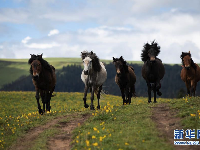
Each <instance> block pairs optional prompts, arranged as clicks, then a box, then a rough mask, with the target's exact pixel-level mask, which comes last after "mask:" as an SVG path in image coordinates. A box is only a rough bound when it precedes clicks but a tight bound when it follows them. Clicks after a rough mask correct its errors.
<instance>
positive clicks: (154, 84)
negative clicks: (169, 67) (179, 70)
mask: <svg viewBox="0 0 200 150" xmlns="http://www.w3.org/2000/svg"><path fill="white" fill-rule="evenodd" d="M159 53H160V46H158V44H157V43H156V42H154V41H153V42H152V43H151V44H148V43H146V44H145V45H144V49H143V50H142V54H141V58H142V61H143V62H144V65H143V66H142V76H143V78H144V79H145V80H146V83H147V87H148V102H149V103H150V102H151V90H153V92H154V103H156V92H157V94H158V95H159V96H161V95H162V93H161V92H160V91H159V89H160V88H161V84H160V80H161V79H162V78H163V77H164V74H165V68H164V65H163V64H162V61H161V60H160V59H159V58H157V56H158V54H159Z"/></svg>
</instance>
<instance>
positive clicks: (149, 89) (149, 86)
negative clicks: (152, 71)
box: [147, 82, 151, 103]
mask: <svg viewBox="0 0 200 150" xmlns="http://www.w3.org/2000/svg"><path fill="white" fill-rule="evenodd" d="M147 87H148V102H149V103H151V84H150V83H149V82H147Z"/></svg>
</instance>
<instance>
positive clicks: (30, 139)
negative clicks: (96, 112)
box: [9, 114, 91, 150]
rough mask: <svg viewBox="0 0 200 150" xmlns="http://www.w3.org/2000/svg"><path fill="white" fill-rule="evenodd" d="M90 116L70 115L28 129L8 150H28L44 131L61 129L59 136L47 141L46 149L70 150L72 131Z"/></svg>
mask: <svg viewBox="0 0 200 150" xmlns="http://www.w3.org/2000/svg"><path fill="white" fill-rule="evenodd" d="M90 116H91V115H90V114H84V115H80V114H72V115H67V116H63V117H59V118H56V119H54V120H51V121H50V122H48V123H46V124H45V125H41V126H39V127H36V128H33V129H30V130H29V131H28V132H27V133H26V134H25V135H24V136H23V137H21V138H19V139H18V140H17V142H16V144H15V145H13V146H12V147H11V148H9V149H10V150H27V149H30V148H31V147H32V146H33V145H34V141H35V140H36V139H37V138H38V136H39V135H40V134H41V133H42V132H44V131H45V130H46V129H49V128H53V127H54V128H55V125H57V124H58V125H59V126H56V127H57V128H60V129H61V134H60V135H56V136H55V137H53V138H51V139H49V141H48V144H47V145H48V147H47V148H48V149H51V150H57V149H59V150H62V149H63V150H64V149H65V150H68V149H70V148H71V147H70V143H71V141H72V139H71V138H72V137H71V136H72V131H73V129H75V128H76V127H77V126H78V125H81V124H83V123H84V121H86V120H87V119H88V118H89V117H90ZM68 118H69V119H70V120H69V121H68V122H62V120H64V119H68Z"/></svg>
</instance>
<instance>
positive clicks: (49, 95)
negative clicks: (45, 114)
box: [46, 92, 52, 111]
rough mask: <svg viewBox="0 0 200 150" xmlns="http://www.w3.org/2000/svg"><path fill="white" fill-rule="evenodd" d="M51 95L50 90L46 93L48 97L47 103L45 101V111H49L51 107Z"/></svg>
mask: <svg viewBox="0 0 200 150" xmlns="http://www.w3.org/2000/svg"><path fill="white" fill-rule="evenodd" d="M51 96H52V92H50V93H48V99H47V103H46V110H47V111H50V109H51V106H50V101H51Z"/></svg>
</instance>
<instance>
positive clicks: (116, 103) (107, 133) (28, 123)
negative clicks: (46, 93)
mask: <svg viewBox="0 0 200 150" xmlns="http://www.w3.org/2000/svg"><path fill="white" fill-rule="evenodd" d="M89 96H90V94H89V95H88V97H89ZM82 97H83V93H62V92H57V93H56V96H55V97H53V98H52V100H51V107H52V111H51V113H46V114H45V115H42V116H41V115H39V114H38V110H37V104H36V100H35V92H0V110H1V111H0V149H2V148H8V147H9V146H10V145H12V144H13V143H14V142H15V141H16V139H17V138H18V137H20V136H22V135H23V134H25V133H26V132H27V131H28V130H29V129H30V128H33V127H37V126H39V125H44V124H45V123H47V122H49V121H51V120H52V119H55V118H57V117H59V116H64V115H68V114H72V113H78V114H85V113H92V117H91V118H90V119H89V120H88V121H86V122H85V124H84V125H83V126H80V127H78V128H76V129H75V131H74V133H73V139H74V141H73V143H72V144H73V149H89V148H91V149H102V148H103V149H150V150H151V149H152V150H153V149H172V147H171V145H168V144H167V143H166V141H165V139H162V138H160V136H159V132H158V131H157V129H156V126H155V123H154V122H153V121H152V120H151V115H152V112H151V110H152V107H153V106H156V105H157V104H148V103H147V98H143V97H138V98H133V99H132V103H131V105H125V106H122V99H121V97H119V96H112V95H104V98H103V99H102V100H101V101H100V105H101V109H100V110H95V111H90V110H89V109H85V108H84V107H83V101H82ZM88 99H89V98H88ZM88 103H90V100H88ZM160 103H167V104H168V105H169V106H170V107H171V109H176V110H177V116H178V117H180V118H181V124H182V126H183V128H184V129H199V128H200V98H199V97H196V98H189V97H186V98H182V99H163V98H158V104H160ZM94 105H95V107H96V106H97V101H96V99H95V101H94ZM72 119H73V118H72ZM70 120H71V119H69V118H68V119H61V120H60V121H59V122H58V124H57V125H55V128H56V126H59V123H61V122H64V123H67V122H69V121H70ZM55 132H56V133H59V131H57V130H56V131H55V130H54V128H53V129H49V130H45V131H44V133H42V134H41V135H39V136H40V138H41V139H43V140H44V141H47V140H48V137H49V136H53V135H54V134H55ZM41 141H42V140H40V139H38V140H36V141H34V142H35V144H34V147H33V149H38V148H41V149H43V148H44V147H45V144H44V143H46V142H44V143H43V145H41V144H40V143H41Z"/></svg>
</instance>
